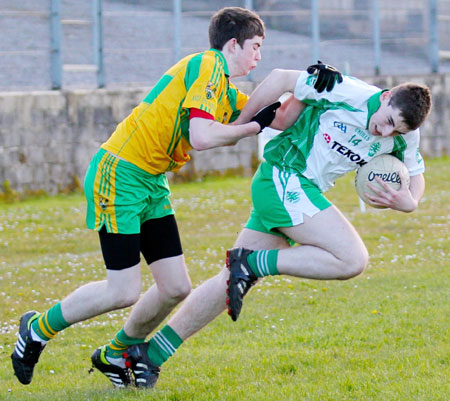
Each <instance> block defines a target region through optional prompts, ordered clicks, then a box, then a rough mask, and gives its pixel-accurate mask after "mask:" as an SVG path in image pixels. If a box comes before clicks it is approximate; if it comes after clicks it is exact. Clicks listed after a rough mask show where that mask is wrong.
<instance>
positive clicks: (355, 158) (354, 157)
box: [331, 141, 367, 167]
mask: <svg viewBox="0 0 450 401" xmlns="http://www.w3.org/2000/svg"><path fill="white" fill-rule="evenodd" d="M331 149H332V150H334V151H336V152H338V153H339V154H341V155H342V156H345V157H346V158H347V159H349V160H350V161H352V162H354V163H356V164H357V165H358V166H360V167H361V166H364V164H367V162H366V161H365V160H364V159H363V158H362V157H361V156H360V155H358V154H357V153H355V152H353V150H351V149H349V148H347V147H346V146H344V145H341V144H340V143H339V142H336V141H333V145H331Z"/></svg>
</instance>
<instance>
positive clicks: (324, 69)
mask: <svg viewBox="0 0 450 401" xmlns="http://www.w3.org/2000/svg"><path fill="white" fill-rule="evenodd" d="M306 71H307V72H308V74H311V75H317V80H316V83H315V84H314V89H315V90H316V91H317V92H319V93H321V92H323V91H324V90H325V88H326V89H327V92H330V91H331V90H332V89H333V87H334V85H335V83H336V81H337V82H338V83H341V82H342V74H341V73H340V71H338V70H337V69H336V68H334V67H333V66H331V65H328V64H323V63H322V62H321V61H320V60H317V64H313V65H310V66H309V67H308V68H307V69H306Z"/></svg>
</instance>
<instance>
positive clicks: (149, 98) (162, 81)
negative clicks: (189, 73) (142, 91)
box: [143, 75, 173, 104]
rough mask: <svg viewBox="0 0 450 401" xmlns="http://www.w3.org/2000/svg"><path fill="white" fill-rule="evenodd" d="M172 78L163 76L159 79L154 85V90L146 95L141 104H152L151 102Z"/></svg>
mask: <svg viewBox="0 0 450 401" xmlns="http://www.w3.org/2000/svg"><path fill="white" fill-rule="evenodd" d="M172 79H173V76H171V75H163V76H162V77H161V79H160V80H159V81H158V82H157V83H156V85H155V86H154V88H153V89H152V90H151V91H150V92H149V93H148V95H147V96H146V97H145V98H144V100H143V102H144V103H148V104H152V103H153V101H154V100H155V99H156V98H157V97H158V95H159V94H160V93H161V92H162V91H163V90H164V89H166V87H167V85H169V84H170V82H171V81H172Z"/></svg>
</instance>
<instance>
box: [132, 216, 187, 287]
mask: <svg viewBox="0 0 450 401" xmlns="http://www.w3.org/2000/svg"><path fill="white" fill-rule="evenodd" d="M140 239H141V252H142V254H143V255H144V258H145V260H146V261H147V263H148V265H149V267H150V269H151V271H152V273H153V277H154V278H155V281H156V284H157V285H158V287H159V288H160V290H161V291H165V292H168V293H176V292H178V293H184V292H189V291H190V286H191V282H190V279H189V275H188V271H187V267H186V263H185V259H184V255H183V249H182V246H181V241H180V235H179V232H178V227H177V224H176V220H175V216H174V215H168V216H164V217H161V218H157V219H149V220H147V221H145V222H144V223H143V224H142V226H141V235H140Z"/></svg>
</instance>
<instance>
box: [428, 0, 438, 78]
mask: <svg viewBox="0 0 450 401" xmlns="http://www.w3.org/2000/svg"><path fill="white" fill-rule="evenodd" d="M428 4H429V10H430V67H431V72H433V73H436V72H438V71H439V35H438V15H437V0H429V3H428Z"/></svg>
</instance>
